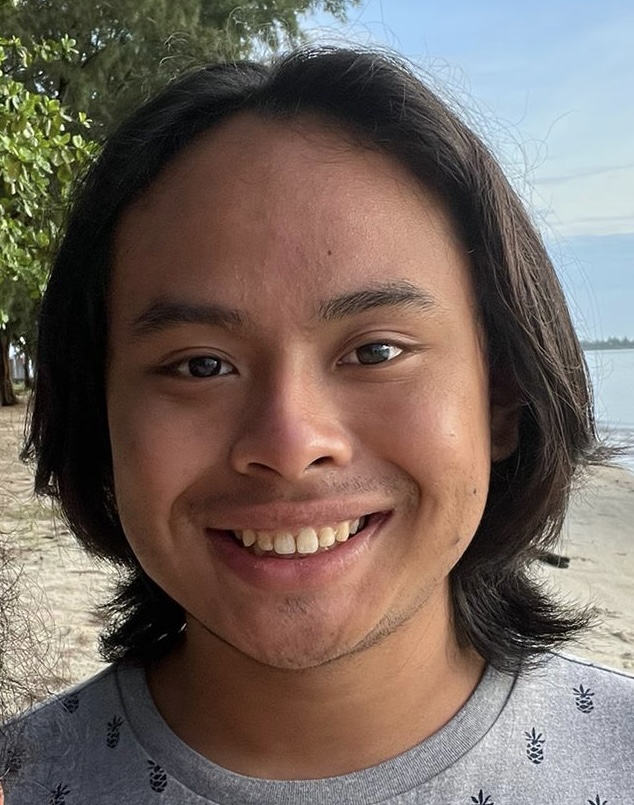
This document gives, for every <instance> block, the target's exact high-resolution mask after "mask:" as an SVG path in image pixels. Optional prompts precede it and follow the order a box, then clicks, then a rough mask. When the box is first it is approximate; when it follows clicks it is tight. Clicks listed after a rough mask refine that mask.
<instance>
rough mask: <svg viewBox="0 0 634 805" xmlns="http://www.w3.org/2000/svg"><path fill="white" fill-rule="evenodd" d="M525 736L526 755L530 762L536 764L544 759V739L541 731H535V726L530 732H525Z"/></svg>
mask: <svg viewBox="0 0 634 805" xmlns="http://www.w3.org/2000/svg"><path fill="white" fill-rule="evenodd" d="M524 735H525V736H526V756H527V757H528V759H529V760H530V762H531V763H534V764H535V765H536V766H538V765H539V764H540V763H541V762H542V761H543V760H544V743H545V742H546V739H545V738H544V737H543V736H542V734H541V732H539V733H538V732H537V730H536V729H535V727H533V729H532V730H531V731H530V732H525V733H524Z"/></svg>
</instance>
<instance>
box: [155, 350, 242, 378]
mask: <svg viewBox="0 0 634 805" xmlns="http://www.w3.org/2000/svg"><path fill="white" fill-rule="evenodd" d="M200 361H210V362H213V363H215V364H217V365H218V366H222V365H224V366H228V367H230V371H228V372H226V371H224V372H215V373H213V374H208V375H204V374H202V375H196V374H189V373H188V372H187V370H183V367H187V368H188V369H189V370H191V368H192V367H191V365H192V364H194V363H196V362H200ZM161 372H162V373H164V374H168V375H177V376H179V377H184V378H186V379H188V380H208V379H210V378H212V377H224V376H225V375H231V374H234V373H235V367H234V366H232V364H230V363H229V361H225V360H223V359H222V358H219V357H218V356H217V355H195V356H194V357H192V358H185V359H183V360H181V361H176V362H175V363H171V364H169V366H165V367H163V369H162V370H161Z"/></svg>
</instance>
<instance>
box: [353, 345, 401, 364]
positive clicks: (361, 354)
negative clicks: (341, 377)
mask: <svg viewBox="0 0 634 805" xmlns="http://www.w3.org/2000/svg"><path fill="white" fill-rule="evenodd" d="M402 353H403V350H402V348H401V347H397V346H394V344H384V343H381V342H377V343H373V344H363V346H361V347H357V348H356V349H354V350H353V351H352V352H349V353H348V354H347V355H345V356H344V357H343V358H342V359H341V363H345V364H360V365H362V366H372V365H373V364H375V363H386V362H387V361H391V360H394V358H398V356H399V355H401V354H402Z"/></svg>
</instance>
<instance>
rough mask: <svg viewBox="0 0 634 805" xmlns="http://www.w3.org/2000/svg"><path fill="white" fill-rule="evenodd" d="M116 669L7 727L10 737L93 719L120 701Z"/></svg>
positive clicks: (51, 699) (54, 698) (53, 698)
mask: <svg viewBox="0 0 634 805" xmlns="http://www.w3.org/2000/svg"><path fill="white" fill-rule="evenodd" d="M116 676H117V672H116V668H115V666H109V667H107V668H105V669H104V670H103V671H100V672H99V673H98V674H95V676H92V677H90V678H89V679H86V680H84V681H83V682H80V683H79V684H77V685H73V686H72V687H70V688H67V689H66V690H63V691H61V692H60V693H56V694H54V695H52V696H50V697H49V698H48V699H46V700H45V701H43V702H40V703H38V704H36V705H34V706H33V707H31V708H29V709H28V710H26V711H24V712H23V713H21V714H20V715H18V716H16V717H15V718H13V719H12V720H11V721H9V722H8V723H7V724H5V725H4V728H5V731H6V732H8V733H9V734H15V733H18V732H28V733H32V732H34V731H39V730H40V729H46V730H50V729H55V727H56V725H57V726H58V727H62V728H63V727H64V725H71V724H72V723H77V722H79V721H83V720H85V719H86V718H91V717H93V716H94V715H95V710H100V709H102V708H103V707H104V706H108V703H109V702H110V701H111V700H112V699H113V698H116V697H117V681H116Z"/></svg>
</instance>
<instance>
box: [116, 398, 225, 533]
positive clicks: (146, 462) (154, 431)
mask: <svg viewBox="0 0 634 805" xmlns="http://www.w3.org/2000/svg"><path fill="white" fill-rule="evenodd" d="M108 420H109V428H110V441H111V449H112V460H113V471H114V481H115V494H116V498H117V505H118V507H119V512H120V516H121V519H122V522H123V524H124V527H125V526H126V522H125V520H126V518H130V517H133V518H134V519H135V520H136V519H138V518H141V519H143V520H148V519H152V517H153V516H158V515H159V513H160V514H161V515H164V514H165V510H166V509H169V508H170V507H171V506H172V505H173V504H174V501H175V500H176V499H177V498H178V497H179V496H180V495H181V494H182V493H183V491H184V490H185V489H187V488H188V486H189V485H190V484H192V483H193V482H194V481H195V479H196V478H197V477H199V475H200V473H201V471H202V470H203V469H208V468H209V466H210V463H211V464H213V462H214V452H217V451H218V450H219V449H220V448H219V444H218V434H217V433H213V432H211V428H210V424H211V422H213V418H208V419H207V422H206V423H205V422H204V421H201V418H200V416H197V415H196V413H195V412H194V411H189V410H185V409H183V406H182V405H181V406H177V405H174V404H173V403H170V401H169V400H165V399H161V398H154V399H138V398H132V397H131V396H129V395H119V396H116V395H111V397H110V398H109V401H108Z"/></svg>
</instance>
